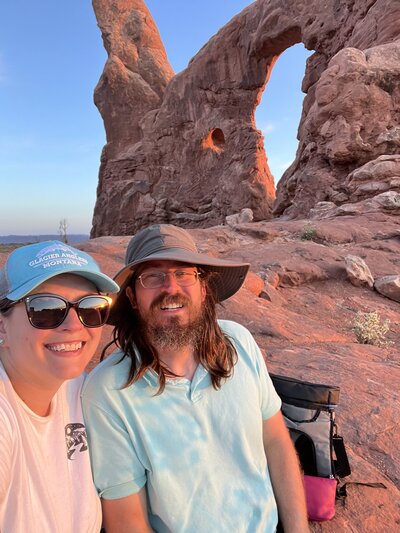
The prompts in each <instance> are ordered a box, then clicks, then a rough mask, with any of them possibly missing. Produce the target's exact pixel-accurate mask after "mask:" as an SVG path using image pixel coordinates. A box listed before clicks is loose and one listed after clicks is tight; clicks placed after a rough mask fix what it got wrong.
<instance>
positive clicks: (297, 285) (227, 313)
mask: <svg viewBox="0 0 400 533" xmlns="http://www.w3.org/2000/svg"><path fill="white" fill-rule="evenodd" d="M309 224H310V221H308V220H293V221H279V220H275V221H269V222H253V223H245V224H238V225H236V226H233V227H230V226H216V227H212V228H208V229H193V230H190V232H191V234H192V235H193V237H194V238H195V240H196V241H197V242H198V243H199V248H200V250H201V251H204V252H207V253H211V254H213V255H218V256H220V257H225V258H234V259H237V260H244V261H249V262H250V263H251V271H250V274H249V276H248V278H247V280H246V282H245V284H244V287H243V288H242V289H241V290H240V291H239V293H238V294H237V295H235V296H234V297H233V298H231V299H230V300H228V301H227V302H226V303H225V304H224V307H220V308H219V311H218V314H219V316H220V317H223V318H228V319H232V320H237V321H238V322H241V323H242V324H244V325H245V326H247V327H248V328H249V329H250V331H251V332H252V333H253V334H254V335H255V337H256V339H257V341H258V343H259V345H260V346H261V348H262V349H263V353H264V355H265V357H266V361H267V365H268V368H269V369H270V370H271V371H273V372H275V373H278V374H283V375H286V376H293V377H296V378H300V379H305V380H308V381H312V382H316V383H328V384H334V385H339V386H340V388H341V400H340V406H339V408H338V411H337V421H338V424H339V431H340V433H342V434H343V436H344V438H345V441H346V443H347V446H348V450H349V454H350V461H351V466H352V469H353V473H352V475H351V476H350V478H348V480H349V481H362V482H382V483H384V484H385V485H386V486H387V489H386V490H384V489H372V488H368V487H359V486H350V487H349V489H348V493H349V496H348V498H347V503H346V506H345V507H342V506H341V504H340V503H338V504H337V506H336V508H337V515H336V517H335V519H334V520H333V521H332V522H325V523H323V524H316V523H315V524H313V526H312V527H313V531H323V532H332V533H337V532H338V531H340V532H343V533H345V532H350V531H354V532H360V533H364V532H365V533H367V532H368V533H382V532H383V531H385V532H386V531H387V532H389V531H390V532H392V531H397V529H398V518H399V505H400V492H399V489H400V457H399V454H398V446H399V440H400V430H399V428H400V390H399V385H398V384H399V382H400V357H399V350H398V347H399V345H400V321H399V311H400V308H399V303H398V302H396V301H394V300H392V299H390V298H388V297H385V296H382V295H381V294H379V293H378V292H377V291H375V290H372V289H371V288H369V287H355V286H353V285H352V284H351V283H350V282H349V281H348V279H347V274H346V263H345V258H346V256H348V255H354V256H358V257H362V258H363V260H364V262H365V263H366V265H367V266H368V268H369V269H370V271H371V275H372V276H373V278H374V279H379V278H381V277H383V276H388V275H396V274H399V268H400V263H399V257H400V229H399V226H398V223H397V221H396V220H395V218H394V217H390V216H387V215H383V214H381V213H373V214H369V215H368V216H360V217H340V218H335V219H333V220H318V221H313V222H312V224H313V226H312V228H313V230H314V231H313V233H312V238H313V240H303V238H304V236H305V235H309V233H306V232H305V228H309ZM129 240H130V237H101V238H98V239H93V240H91V241H88V242H87V243H85V244H83V245H82V248H83V249H85V250H86V251H88V252H90V253H93V252H94V253H95V256H96V258H97V259H98V260H99V261H100V263H101V264H102V266H103V267H104V268H105V270H106V271H107V272H108V273H109V274H114V273H115V272H116V271H117V270H118V269H119V268H120V267H121V266H122V264H123V256H124V253H125V249H126V246H127V243H128V242H129ZM359 311H361V312H363V313H368V312H373V311H377V312H378V314H379V316H380V317H381V319H382V321H384V320H386V319H389V320H390V330H389V333H388V335H387V341H388V343H387V345H386V346H383V347H379V346H371V345H362V344H359V343H358V342H357V339H356V337H355V334H354V332H353V330H352V323H353V320H354V318H355V316H356V315H357V312H359ZM109 336H110V331H107V332H106V334H105V337H106V338H107V339H108V338H109ZM104 342H105V339H104Z"/></svg>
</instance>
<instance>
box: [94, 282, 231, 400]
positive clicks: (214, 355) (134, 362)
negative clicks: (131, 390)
mask: <svg viewBox="0 0 400 533" xmlns="http://www.w3.org/2000/svg"><path fill="white" fill-rule="evenodd" d="M212 275H213V274H212V273H209V272H206V273H204V272H203V273H201V278H200V282H201V283H203V284H204V285H205V288H206V298H205V301H204V327H203V331H202V333H201V337H200V340H199V342H198V343H197V345H196V347H195V350H196V353H195V356H196V359H197V361H198V362H199V363H200V364H201V365H202V366H203V367H204V368H205V369H206V370H207V371H208V373H209V374H210V377H211V382H212V385H213V387H214V388H215V389H219V388H220V387H221V384H222V383H221V382H222V380H223V379H228V378H229V377H231V376H232V374H233V369H234V366H235V364H236V361H237V353H236V350H235V348H234V347H233V344H232V342H231V341H230V340H229V338H228V337H227V336H226V335H225V334H224V332H223V331H222V330H221V328H220V327H219V325H218V322H217V315H216V299H215V293H214V291H213V288H212V284H211V283H210V282H209V280H210V277H211V276H212ZM131 286H132V287H133V278H131ZM112 322H113V324H114V325H115V328H114V331H113V341H112V342H111V343H109V344H108V345H107V346H106V347H105V348H104V350H103V352H102V354H101V360H103V359H104V356H105V352H106V350H107V349H108V347H109V346H110V345H111V344H114V343H115V344H116V345H117V346H118V347H119V348H121V350H122V352H123V355H122V357H121V359H120V360H119V361H118V362H121V361H122V360H123V359H125V357H129V358H130V360H131V365H130V369H129V375H128V379H127V381H126V384H125V387H128V386H129V385H131V384H132V383H135V382H136V381H138V380H139V379H140V378H141V377H142V376H143V375H144V374H145V372H146V371H147V370H149V369H150V368H151V369H153V370H154V371H155V372H156V373H157V374H158V379H159V384H160V386H159V389H158V394H161V393H162V392H163V390H164V388H165V382H166V378H168V377H178V376H177V375H176V374H174V373H173V372H171V370H169V369H168V368H167V367H166V366H165V365H164V364H163V363H162V361H161V360H160V358H159V356H158V353H157V350H156V349H155V348H154V347H153V346H152V345H151V343H150V342H149V341H148V340H147V338H146V335H145V333H144V332H143V329H142V328H141V322H140V317H139V314H138V311H137V310H136V309H134V308H133V307H132V305H131V303H130V301H129V299H128V297H127V295H126V294H125V290H123V289H122V290H121V293H120V294H119V296H118V301H117V303H116V305H115V306H114V308H113V310H112Z"/></svg>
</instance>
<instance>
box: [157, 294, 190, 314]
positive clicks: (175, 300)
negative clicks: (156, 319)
mask: <svg viewBox="0 0 400 533" xmlns="http://www.w3.org/2000/svg"><path fill="white" fill-rule="evenodd" d="M169 304H176V305H186V306H187V305H190V299H189V298H188V297H187V296H184V295H183V294H160V295H159V296H157V298H156V299H155V300H154V301H153V302H152V304H151V306H150V309H151V310H154V309H155V308H158V307H165V306H166V305H169Z"/></svg>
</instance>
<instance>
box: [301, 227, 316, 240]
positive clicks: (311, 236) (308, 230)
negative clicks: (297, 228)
mask: <svg viewBox="0 0 400 533" xmlns="http://www.w3.org/2000/svg"><path fill="white" fill-rule="evenodd" d="M316 238H317V230H316V228H315V226H313V225H312V224H306V225H305V226H304V227H303V229H302V230H301V233H300V239H301V240H302V241H315V240H316Z"/></svg>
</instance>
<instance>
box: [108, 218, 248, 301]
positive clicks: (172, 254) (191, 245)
mask: <svg viewBox="0 0 400 533" xmlns="http://www.w3.org/2000/svg"><path fill="white" fill-rule="evenodd" d="M157 260H158V261H163V260H167V261H178V262H181V263H189V264H191V265H198V266H199V267H201V268H202V269H203V270H206V271H209V272H213V273H215V274H216V275H215V276H212V278H211V279H210V283H211V284H212V285H213V288H214V290H215V295H216V299H217V301H218V302H222V301H223V300H226V299H227V298H229V297H230V296H232V295H233V294H235V292H237V291H238V290H239V289H240V287H241V286H242V284H243V282H244V280H245V277H246V274H247V271H248V270H249V266H250V265H249V264H248V263H236V262H234V261H226V260H224V259H218V258H216V257H211V256H209V255H206V254H201V253H199V252H198V251H197V247H196V244H195V242H194V240H193V239H192V237H191V236H190V235H189V233H188V232H187V231H185V230H184V229H182V228H179V227H177V226H173V225H171V224H155V225H153V226H149V227H148V228H145V229H142V230H141V231H139V232H138V233H137V234H136V235H135V236H134V237H133V238H132V239H131V241H130V243H129V245H128V248H127V251H126V256H125V264H126V266H125V267H124V268H123V269H122V270H120V271H119V272H118V273H117V275H116V276H115V277H114V280H115V281H116V282H117V283H118V285H120V287H124V286H126V285H127V284H128V281H129V279H130V278H131V276H132V275H133V273H134V272H135V270H136V269H137V268H138V267H139V266H140V265H142V264H143V263H147V262H149V261H157ZM122 292H123V291H121V293H122ZM121 293H120V294H121ZM117 299H118V297H117Z"/></svg>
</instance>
